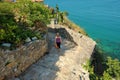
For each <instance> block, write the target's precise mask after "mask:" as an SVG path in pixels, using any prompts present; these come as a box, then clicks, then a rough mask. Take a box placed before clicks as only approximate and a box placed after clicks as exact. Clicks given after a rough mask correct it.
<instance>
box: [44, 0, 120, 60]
mask: <svg viewBox="0 0 120 80" xmlns="http://www.w3.org/2000/svg"><path fill="white" fill-rule="evenodd" d="M44 3H45V4H47V5H49V6H51V7H54V8H55V6H56V4H58V6H59V8H60V10H61V11H67V12H68V13H69V16H68V18H69V19H70V20H71V21H73V22H74V23H76V24H77V25H79V26H80V27H82V28H83V29H84V30H85V31H86V32H87V33H88V34H89V36H90V37H91V38H93V39H94V40H95V41H97V43H98V44H97V45H98V46H99V47H100V48H101V49H102V50H104V52H105V53H106V54H108V55H109V56H111V57H113V58H118V59H119V60H120V0H45V1H44Z"/></svg>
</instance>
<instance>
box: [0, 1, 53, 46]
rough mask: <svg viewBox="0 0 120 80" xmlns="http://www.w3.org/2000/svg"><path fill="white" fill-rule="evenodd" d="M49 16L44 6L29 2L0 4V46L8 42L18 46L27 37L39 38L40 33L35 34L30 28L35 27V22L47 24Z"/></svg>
mask: <svg viewBox="0 0 120 80" xmlns="http://www.w3.org/2000/svg"><path fill="white" fill-rule="evenodd" d="M50 15H51V13H50V10H49V9H48V8H47V7H45V6H44V4H40V3H34V2H31V0H18V1H17V2H16V3H12V2H0V44H1V43H2V42H9V43H12V44H13V45H16V46H18V45H20V44H22V43H24V41H25V39H26V38H27V37H30V38H32V37H33V36H36V37H38V38H41V36H40V35H41V34H40V33H41V32H40V33H38V32H37V33H36V32H34V30H31V27H35V21H36V20H38V21H42V22H44V23H45V24H46V23H49V22H50ZM40 27H41V26H40Z"/></svg>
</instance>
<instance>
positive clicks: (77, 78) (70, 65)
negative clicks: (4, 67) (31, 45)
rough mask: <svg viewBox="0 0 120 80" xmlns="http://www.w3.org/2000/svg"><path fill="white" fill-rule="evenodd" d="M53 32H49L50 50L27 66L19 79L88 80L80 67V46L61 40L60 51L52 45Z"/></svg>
mask: <svg viewBox="0 0 120 80" xmlns="http://www.w3.org/2000/svg"><path fill="white" fill-rule="evenodd" d="M54 36H55V35H54V34H52V33H49V41H50V42H49V44H50V47H51V49H50V52H49V54H46V55H45V56H44V57H43V58H42V59H40V60H39V61H38V62H37V63H35V64H33V65H32V66H31V67H30V68H28V69H27V70H26V71H25V72H24V73H23V74H22V75H21V76H20V79H21V80H89V78H88V76H89V74H88V72H86V71H85V70H84V69H83V68H82V67H81V59H80V58H81V57H82V56H81V54H82V51H83V50H82V48H81V47H80V46H76V45H75V44H74V43H72V42H70V41H67V40H65V39H64V40H63V43H62V48H61V51H60V52H58V50H57V49H56V48H55V47H54V44H53V43H54V42H53V41H54Z"/></svg>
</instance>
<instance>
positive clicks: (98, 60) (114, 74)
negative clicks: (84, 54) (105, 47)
mask: <svg viewBox="0 0 120 80" xmlns="http://www.w3.org/2000/svg"><path fill="white" fill-rule="evenodd" d="M93 58H94V59H93V60H92V64H93V65H94V66H91V65H90V64H91V62H90V61H89V62H87V70H88V71H89V73H90V76H89V77H90V80H113V79H115V80H119V79H120V61H119V60H118V59H112V58H111V57H107V56H106V55H104V54H103V51H101V50H100V49H99V50H98V47H97V51H96V53H94V57H93ZM96 64H102V67H103V70H104V72H103V73H102V74H99V75H98V74H97V73H96V72H98V71H100V70H98V71H95V70H94V69H95V67H96V66H95V65H96ZM98 67H100V66H98ZM97 69H98V68H97ZM98 73H99V72H98Z"/></svg>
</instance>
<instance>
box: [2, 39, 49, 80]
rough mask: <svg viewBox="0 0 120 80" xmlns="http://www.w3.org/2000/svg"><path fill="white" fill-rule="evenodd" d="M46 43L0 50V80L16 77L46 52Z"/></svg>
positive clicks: (42, 41)
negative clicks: (11, 49)
mask: <svg viewBox="0 0 120 80" xmlns="http://www.w3.org/2000/svg"><path fill="white" fill-rule="evenodd" d="M47 46H48V44H47V41H46V40H36V41H32V42H29V43H28V44H25V45H23V46H21V47H20V48H18V49H17V50H13V51H9V50H0V80H7V79H8V78H11V77H13V76H18V75H19V74H20V73H22V72H23V71H24V70H25V69H27V68H28V67H29V66H30V65H31V64H33V63H34V62H36V61H37V60H38V59H39V58H40V57H41V56H43V55H44V53H45V52H47Z"/></svg>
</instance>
